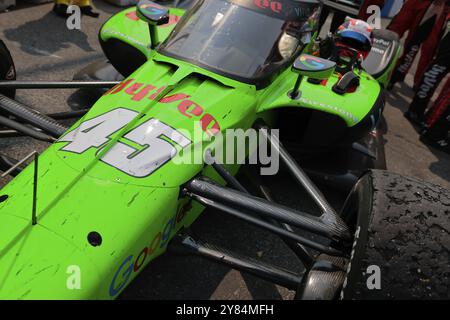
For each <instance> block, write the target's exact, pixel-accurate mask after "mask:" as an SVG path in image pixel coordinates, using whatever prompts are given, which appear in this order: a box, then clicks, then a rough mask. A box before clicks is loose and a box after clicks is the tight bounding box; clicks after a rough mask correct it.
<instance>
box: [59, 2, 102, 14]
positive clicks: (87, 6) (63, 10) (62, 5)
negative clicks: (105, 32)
mask: <svg viewBox="0 0 450 320" xmlns="http://www.w3.org/2000/svg"><path fill="white" fill-rule="evenodd" d="M70 5H76V6H79V7H80V10H81V13H82V14H85V15H87V16H90V17H94V18H98V16H99V15H100V14H99V13H98V12H95V11H94V8H93V7H92V5H91V0H55V5H54V6H53V12H55V13H56V14H57V15H58V16H60V17H63V18H67V17H68V16H69V14H68V13H67V8H68V7H69V6H70Z"/></svg>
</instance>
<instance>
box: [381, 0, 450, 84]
mask: <svg viewBox="0 0 450 320" xmlns="http://www.w3.org/2000/svg"><path fill="white" fill-rule="evenodd" d="M446 1H447V0H434V1H432V0H408V1H407V2H406V3H405V5H404V6H403V7H402V9H401V10H400V12H399V13H398V14H397V15H396V16H395V18H394V19H393V20H392V22H391V24H390V25H389V26H388V29H389V30H391V31H394V32H395V33H397V34H398V35H399V36H400V37H403V35H404V33H405V32H406V31H409V34H408V38H407V39H406V41H405V50H404V53H403V55H402V57H401V58H400V59H399V62H398V65H397V69H396V71H395V72H394V74H393V76H392V80H391V83H392V84H395V83H396V82H401V81H404V79H405V77H406V75H407V74H408V72H409V70H410V68H411V66H412V64H413V62H414V60H415V58H416V56H417V54H418V53H419V51H420V49H421V47H423V46H422V45H423V43H424V42H425V41H426V40H427V39H428V38H429V37H430V35H431V33H432V31H433V29H434V28H438V29H440V26H439V25H441V26H442V23H443V22H444V21H445V15H444V16H443V12H444V11H445V7H446ZM428 62H429V60H428ZM423 63H424V62H423V61H422V65H420V66H419V68H418V73H417V76H416V79H420V78H421V77H422V73H423V70H424V69H425V68H426V65H425V67H424V66H423ZM427 64H428V63H427Z"/></svg>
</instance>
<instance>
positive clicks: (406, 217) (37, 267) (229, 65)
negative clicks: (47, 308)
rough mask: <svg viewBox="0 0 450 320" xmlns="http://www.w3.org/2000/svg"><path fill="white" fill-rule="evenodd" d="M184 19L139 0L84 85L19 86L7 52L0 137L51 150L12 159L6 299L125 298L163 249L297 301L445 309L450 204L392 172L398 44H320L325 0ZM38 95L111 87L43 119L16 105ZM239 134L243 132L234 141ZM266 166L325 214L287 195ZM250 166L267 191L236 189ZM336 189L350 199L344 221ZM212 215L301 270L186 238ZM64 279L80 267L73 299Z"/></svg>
mask: <svg viewBox="0 0 450 320" xmlns="http://www.w3.org/2000/svg"><path fill="white" fill-rule="evenodd" d="M187 7H188V9H185V8H183V7H166V6H161V5H160V4H157V3H154V2H151V1H148V0H141V1H140V2H139V3H138V5H137V6H136V7H133V8H129V9H125V10H124V11H122V12H119V13H118V14H116V15H114V16H113V17H111V18H110V19H109V20H108V21H107V22H106V23H105V24H104V25H103V26H102V28H101V30H100V33H99V41H100V43H101V46H102V49H103V51H104V53H105V56H106V58H107V61H97V62H95V63H94V64H92V65H90V66H88V67H87V68H85V69H84V70H82V71H80V72H79V73H78V74H77V75H76V76H75V80H73V81H19V80H15V69H14V65H13V62H12V58H11V56H10V54H9V52H8V50H7V48H6V47H5V46H3V44H2V45H1V46H0V77H2V80H1V81H0V112H1V113H0V125H1V126H2V129H1V130H0V137H2V138H7V137H13V136H21V135H26V136H29V137H31V138H33V139H38V140H42V141H47V142H50V143H51V145H49V147H48V148H47V149H46V150H45V151H44V152H43V153H42V154H38V153H37V152H32V153H30V155H29V156H27V157H26V158H24V159H22V160H16V159H12V158H11V157H9V156H7V155H3V154H2V155H1V156H0V170H2V171H3V175H2V176H7V175H10V176H13V179H12V180H11V181H10V182H9V183H8V184H7V185H6V186H4V187H3V188H2V189H1V191H0V298H2V299H113V298H117V297H118V296H119V295H120V293H121V292H122V291H123V290H124V289H125V288H126V287H127V285H128V284H129V283H130V282H131V281H132V280H133V279H134V278H135V277H136V276H137V275H138V274H139V273H140V272H141V271H142V270H143V269H144V267H145V266H147V265H148V264H149V263H150V262H151V261H153V260H154V259H155V258H157V257H158V256H160V255H161V254H163V253H164V252H166V251H167V250H169V251H172V252H175V253H181V254H192V255H196V256H200V257H204V258H207V259H209V260H212V261H214V262H216V263H222V264H225V265H228V266H230V267H232V268H235V269H237V270H240V271H243V272H248V273H250V274H252V275H254V276H256V277H260V278H262V279H264V280H266V281H270V282H273V283H275V284H278V285H281V286H284V287H286V288H289V289H291V290H295V292H296V298H297V299H383V298H389V299H393V298H397V299H405V298H416V299H430V298H434V299H439V298H449V297H450V290H449V288H450V287H449V283H450V281H449V277H450V267H449V264H448V261H449V250H448V248H449V247H450V246H449V243H450V240H449V233H448V230H449V223H448V221H449V215H450V213H449V212H450V210H449V206H450V193H449V192H448V191H447V190H444V189H443V188H440V187H438V186H435V185H431V184H429V183H425V182H421V181H418V180H415V179H411V178H405V177H401V176H399V175H397V174H394V173H390V172H387V171H385V169H386V164H385V159H384V148H383V139H382V134H383V130H385V125H384V119H383V115H382V113H383V108H384V99H383V90H384V88H385V87H387V86H388V85H389V79H390V74H391V73H392V70H393V68H394V66H395V64H396V61H397V59H398V55H399V52H400V44H399V40H398V38H397V37H395V36H394V35H393V34H392V33H390V32H388V31H382V30H374V31H373V32H372V30H371V29H370V28H366V27H364V28H365V29H366V30H363V31H364V32H363V35H364V34H367V35H368V36H367V37H364V36H363V37H359V36H357V37H356V34H354V33H352V32H354V31H352V32H347V31H348V30H347V29H345V27H344V28H343V29H342V30H340V33H339V34H337V35H333V36H330V37H327V38H325V39H319V38H318V30H317V23H318V19H319V15H320V10H321V2H320V1H316V0H303V1H293V0H278V1H275V0H274V1H270V0H267V1H266V0H265V1H259V0H207V1H206V0H198V1H193V2H190V3H189V5H187ZM347 22H348V27H349V28H350V29H349V30H350V31H351V28H352V27H357V26H360V27H361V26H364V25H363V24H362V22H358V21H355V20H349V21H347ZM347 36H350V38H347ZM352 36H353V38H352ZM371 37H373V39H372V38H371ZM362 43H363V44H365V45H361V44H362ZM24 88H33V89H39V88H47V89H48V88H54V89H55V90H56V89H58V88H80V89H84V90H90V92H92V94H98V92H99V91H98V90H101V91H100V96H99V97H98V101H97V102H96V103H95V104H94V105H93V106H92V107H91V108H89V109H83V110H76V111H69V112H64V113H59V114H53V115H46V114H42V113H39V112H38V111H36V110H34V109H32V108H31V107H29V106H26V105H24V104H23V103H20V102H18V101H16V100H14V96H15V90H16V89H19V90H20V89H24ZM68 118H76V122H75V123H73V124H72V125H70V126H66V125H65V122H62V121H61V120H67V119H68ZM236 132H241V133H242V132H244V133H245V134H246V135H245V136H244V140H240V142H238V143H234V144H233V143H232V142H235V141H236V139H237V140H238V139H239V136H238V135H236ZM231 133H233V134H231ZM252 133H255V136H256V137H257V143H256V144H255V143H254V144H252V143H247V141H250V140H251V137H252ZM268 150H269V151H270V152H266V151H268ZM198 153H199V154H200V157H197V155H198ZM236 154H237V156H236ZM239 154H240V155H243V158H244V159H247V160H246V161H248V163H241V162H239V161H236V159H237V158H239ZM230 155H231V156H230ZM261 155H266V156H267V157H265V158H264V157H262V156H261ZM267 158H269V159H271V160H273V161H275V162H276V161H277V159H279V161H280V162H281V165H282V167H283V170H287V171H288V172H289V175H290V176H291V177H292V180H293V181H294V182H295V183H296V184H298V186H300V187H302V188H304V189H305V191H306V193H307V194H308V195H309V196H310V197H311V198H312V200H313V201H314V203H315V205H316V207H317V209H318V211H319V212H318V213H316V212H309V210H308V208H306V207H305V208H303V209H301V210H299V209H296V208H295V209H294V208H291V207H289V206H286V205H281V204H279V203H276V202H275V201H274V200H273V198H272V196H271V194H270V193H269V191H268V189H269V188H268V187H267V186H266V185H265V184H264V179H265V177H264V175H267V174H274V173H276V170H275V172H274V171H273V170H272V169H273V166H272V165H273V163H272V162H268V161H264V160H267ZM224 159H228V160H230V161H225V160H224ZM255 159H256V160H257V161H253V162H252V160H255ZM30 160H31V161H30ZM256 162H257V163H256ZM299 163H300V164H302V167H300V166H299ZM25 164H28V165H25ZM249 166H251V167H252V168H253V169H254V168H255V166H256V167H257V168H258V173H261V174H262V175H263V176H259V174H256V172H255V170H248V172H250V174H249V177H250V179H249V180H251V182H253V184H254V187H253V188H251V187H249V186H248V185H247V184H245V185H244V184H243V183H242V181H241V180H240V176H241V169H242V170H245V169H246V168H248V167H249ZM275 169H276V168H275ZM322 186H323V187H326V188H330V189H332V190H334V191H335V192H336V194H340V195H341V198H342V199H344V200H345V199H346V200H345V203H344V204H343V206H342V209H340V210H339V209H336V208H335V207H334V206H332V205H331V204H330V202H329V201H328V200H327V198H326V197H325V194H324V193H323V192H322V191H321V190H323V188H322ZM253 191H255V192H253ZM256 192H258V193H257V194H256ZM342 194H345V195H343V196H342ZM343 202H344V201H343ZM205 208H209V209H213V210H217V211H220V212H223V214H228V215H231V216H233V217H235V218H238V219H241V220H242V221H244V222H246V223H249V224H252V225H255V226H257V227H259V228H262V229H265V230H268V231H270V232H272V233H274V234H276V235H278V236H280V238H281V239H282V240H283V241H284V242H285V243H286V245H287V246H288V247H289V248H290V249H292V251H293V252H294V253H295V255H296V257H297V258H298V259H299V263H302V265H303V266H304V271H303V272H302V273H301V274H299V273H297V272H293V271H289V270H286V269H284V268H280V267H277V266H275V265H272V264H269V263H267V262H263V261H260V260H256V259H254V258H250V257H246V256H243V255H241V254H237V253H233V252H231V251H230V250H228V249H225V248H218V247H216V246H213V245H211V244H209V243H206V242H203V241H201V240H200V239H197V238H196V237H195V236H194V235H193V234H192V233H191V232H190V230H189V227H190V226H191V225H192V224H193V223H194V221H195V220H196V219H197V218H198V217H199V215H200V214H201V213H202V212H203V211H204V210H205ZM68 267H74V268H78V269H79V270H82V274H83V278H82V285H81V286H80V287H78V288H77V290H71V289H73V288H70V286H71V283H69V282H70V281H68V273H67V270H68ZM149 268H151V264H150V265H149ZM377 272H378V273H379V277H377V276H376V275H377ZM372 276H373V277H372ZM72 285H74V286H75V285H76V284H72Z"/></svg>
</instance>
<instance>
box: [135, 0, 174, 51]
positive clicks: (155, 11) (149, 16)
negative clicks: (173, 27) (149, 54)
mask: <svg viewBox="0 0 450 320" xmlns="http://www.w3.org/2000/svg"><path fill="white" fill-rule="evenodd" d="M136 15H137V16H138V18H139V19H141V20H142V21H145V22H146V23H148V26H149V31H150V41H151V44H150V48H151V49H154V48H156V46H157V45H158V44H159V37H158V28H157V26H160V25H163V24H166V23H168V22H169V9H168V8H165V7H163V6H160V5H159V4H156V3H154V2H153V1H149V0H141V1H139V3H138V4H137V6H136Z"/></svg>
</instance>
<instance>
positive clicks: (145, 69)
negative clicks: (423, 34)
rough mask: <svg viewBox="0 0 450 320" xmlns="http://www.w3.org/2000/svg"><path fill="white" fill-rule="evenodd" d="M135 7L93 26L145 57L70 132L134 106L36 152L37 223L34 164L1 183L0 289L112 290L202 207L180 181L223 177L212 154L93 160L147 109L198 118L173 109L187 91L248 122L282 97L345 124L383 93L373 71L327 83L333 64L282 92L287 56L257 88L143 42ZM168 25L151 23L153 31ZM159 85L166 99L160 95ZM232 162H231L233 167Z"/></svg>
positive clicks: (69, 293) (173, 122) (181, 119)
mask: <svg viewBox="0 0 450 320" xmlns="http://www.w3.org/2000/svg"><path fill="white" fill-rule="evenodd" d="M134 10H135V9H134V8H131V9H127V10H125V11H123V12H121V13H119V14H117V15H115V16H114V17H113V18H111V19H110V20H109V21H108V22H107V23H106V24H105V25H104V26H103V27H102V30H101V33H100V36H101V38H102V39H103V40H105V39H107V38H108V37H115V38H118V39H120V40H122V41H124V42H126V43H129V44H131V45H133V46H135V47H136V48H138V49H139V50H140V51H142V52H143V53H144V54H145V56H146V57H147V58H148V62H147V63H145V64H144V65H143V66H142V67H141V68H139V69H138V70H136V72H134V73H133V74H132V75H131V76H130V77H129V78H128V79H127V80H125V81H124V85H123V86H119V87H116V88H115V89H113V90H111V91H110V92H108V93H107V94H105V95H104V96H103V97H101V98H100V99H99V100H98V102H97V103H96V104H95V105H94V106H93V107H92V109H91V110H90V111H89V113H88V114H86V115H85V116H84V117H83V118H82V119H80V120H79V121H78V122H77V123H76V124H74V125H73V126H72V127H71V128H70V129H69V131H68V133H67V134H69V135H70V133H73V132H77V131H76V130H78V128H79V126H80V125H81V124H82V123H84V122H86V121H87V120H89V119H94V118H96V117H98V116H100V115H104V114H107V113H108V112H110V111H111V110H116V109H119V108H121V110H124V109H126V110H128V111H126V112H128V113H130V112H132V113H133V115H134V116H133V118H132V119H131V120H130V121H129V122H128V123H127V124H126V126H124V127H121V128H120V130H118V131H116V132H114V133H113V134H111V135H110V136H109V137H108V139H107V141H106V142H103V143H102V144H101V146H98V147H91V148H88V149H87V150H85V151H83V152H80V153H75V152H69V151H64V150H62V149H63V148H64V147H66V146H67V145H68V144H70V142H67V141H64V140H65V138H64V137H65V136H67V134H66V135H65V136H63V137H62V138H61V139H60V140H59V141H57V142H56V143H54V144H53V145H51V146H50V147H49V148H48V149H47V150H46V151H45V152H43V153H42V154H41V155H40V157H39V170H38V196H37V221H38V224H37V225H35V226H32V224H31V211H32V194H33V192H32V190H33V174H34V169H33V165H30V166H28V167H27V168H26V169H25V170H24V171H23V172H21V173H20V174H19V175H18V176H17V177H16V178H14V179H13V180H12V181H11V182H10V183H9V184H7V185H6V186H5V187H4V188H3V189H2V190H1V191H0V195H8V198H7V199H6V200H4V199H3V200H4V201H3V202H1V203H0V298H2V299H111V298H115V297H117V296H118V295H119V293H120V292H121V291H122V290H123V289H124V288H125V287H126V285H127V284H129V283H130V282H131V280H132V279H133V278H134V277H135V276H136V275H137V274H138V273H139V272H140V271H141V270H143V269H144V267H145V265H147V264H148V263H149V262H150V261H151V260H153V259H154V258H156V257H157V256H159V255H160V254H162V253H163V252H164V251H165V249H166V246H167V243H168V241H169V239H170V238H171V237H172V236H173V235H175V233H176V232H177V231H179V230H180V229H181V228H183V227H188V226H189V225H190V224H192V223H193V222H194V220H195V219H196V218H197V217H198V216H199V214H200V213H201V212H202V210H203V208H202V207H201V206H199V205H197V204H195V203H191V202H189V201H188V200H187V199H185V198H180V186H181V185H182V184H183V183H185V182H187V181H189V180H190V179H191V178H193V177H194V176H196V175H197V174H199V173H201V172H202V171H203V173H202V174H204V175H206V176H209V177H211V178H213V179H214V180H216V181H218V182H221V183H222V182H223V181H221V179H220V178H219V177H218V176H217V175H216V174H215V173H214V172H213V170H212V169H211V168H210V167H209V166H204V165H203V164H183V165H179V164H175V163H174V162H173V161H168V162H166V163H165V164H164V165H162V166H161V167H160V168H159V169H158V170H156V171H154V172H153V173H152V174H150V175H147V176H144V177H136V176H132V175H130V174H129V173H126V172H123V171H121V170H119V169H117V168H115V167H114V166H111V165H108V164H107V163H105V162H104V161H102V158H103V157H105V155H107V154H108V152H110V151H111V150H112V149H113V148H114V147H115V146H116V145H117V144H120V143H122V144H126V145H129V146H131V147H134V148H135V149H145V146H138V145H136V144H135V143H133V142H131V141H129V140H127V139H126V138H124V136H125V135H126V134H127V133H128V132H130V131H132V129H134V128H138V127H139V126H140V125H141V124H143V123H146V122H147V121H149V119H157V120H159V121H161V122H163V123H165V124H166V125H168V126H170V127H172V128H175V129H177V130H185V131H186V132H191V133H193V132H194V131H195V130H197V129H199V128H200V126H201V123H200V116H192V115H190V117H189V115H188V116H187V115H185V114H182V113H181V112H180V105H181V104H182V103H185V104H186V103H189V104H191V105H192V104H193V103H195V104H196V105H198V106H201V108H202V109H203V113H202V114H203V115H205V114H208V116H209V117H213V118H214V119H216V121H217V123H218V124H219V125H220V130H221V131H224V130H226V129H230V128H243V129H247V128H250V127H251V126H252V124H253V123H254V121H255V120H256V119H257V118H258V117H270V116H271V113H272V111H273V110H276V109H277V108H279V107H292V108H311V109H317V110H320V111H324V112H328V113H332V114H335V115H337V116H339V117H341V118H342V119H343V120H344V121H345V123H346V124H347V125H348V126H349V127H352V126H355V125H357V124H358V123H359V122H360V121H361V120H362V119H363V118H364V117H365V116H366V115H367V114H368V112H369V111H370V108H371V107H372V105H373V104H374V103H375V101H376V100H377V98H378V96H379V94H380V85H379V84H378V82H377V81H374V79H373V78H372V77H371V76H369V75H367V74H365V73H364V72H362V73H361V84H360V86H359V88H358V89H357V91H356V92H355V93H352V94H346V95H337V94H334V93H333V92H332V86H333V85H334V84H335V83H336V82H337V81H338V76H337V75H333V76H332V77H331V78H330V79H329V80H328V82H327V84H326V85H325V86H323V85H314V84H311V83H309V82H307V81H303V82H302V85H301V88H300V90H301V91H302V97H301V99H299V100H291V99H290V98H289V96H288V95H287V93H288V92H289V90H291V89H292V86H293V84H294V82H295V80H296V78H297V74H295V73H294V72H292V71H291V70H290V68H288V69H287V70H285V71H284V72H283V73H281V74H280V75H279V76H278V77H277V78H276V79H275V80H274V81H273V83H272V84H271V85H269V86H267V87H266V88H264V89H262V90H256V88H255V87H254V86H252V85H248V84H244V83H240V82H237V81H234V80H231V79H228V78H226V77H222V76H219V75H217V74H214V73H211V72H209V71H206V70H204V69H202V68H200V67H197V66H194V65H191V64H189V63H186V62H183V61H179V60H176V59H173V58H169V57H166V56H163V55H161V54H159V53H157V52H154V51H151V50H149V49H148V44H149V35H148V26H147V25H146V24H145V23H143V22H141V21H135V20H133V19H130V18H129V17H127V14H130V12H133V11H134ZM171 14H172V15H176V16H181V15H182V14H183V11H182V10H178V9H173V10H171ZM172 27H173V26H169V27H167V26H162V27H160V28H159V29H160V37H161V39H164V38H165V37H167V36H168V34H169V33H170V31H171V29H172ZM133 85H135V87H133V88H131V87H132V86H133ZM145 86H150V87H147V88H151V87H154V89H153V90H149V91H148V94H147V95H146V96H145V97H143V98H142V97H141V96H138V97H136V94H138V93H139V92H140V90H142V89H143V88H144V87H145ZM160 88H162V89H160ZM127 89H129V90H128V92H127ZM158 89H160V90H158ZM141 94H142V96H143V93H142V92H141ZM151 95H153V99H151V98H150V96H151ZM164 97H166V98H167V97H172V98H173V99H166V100H161V99H162V98H164ZM138 98H140V99H138ZM186 101H188V102H186ZM124 112H125V111H124ZM86 133H89V132H86ZM205 137H206V138H205V139H207V137H208V135H205ZM91 138H92V137H91ZM186 156H188V155H186ZM237 169H238V168H237V167H232V168H230V170H232V172H233V173H235V172H236V171H237ZM3 198H5V197H3ZM91 232H98V233H99V234H100V235H101V238H102V242H101V245H98V246H93V245H91V244H90V243H89V242H88V234H89V233H91ZM78 271H80V282H78V281H77V278H76V277H77V275H78ZM78 284H80V286H79V287H78ZM149 285H151V284H149Z"/></svg>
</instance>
